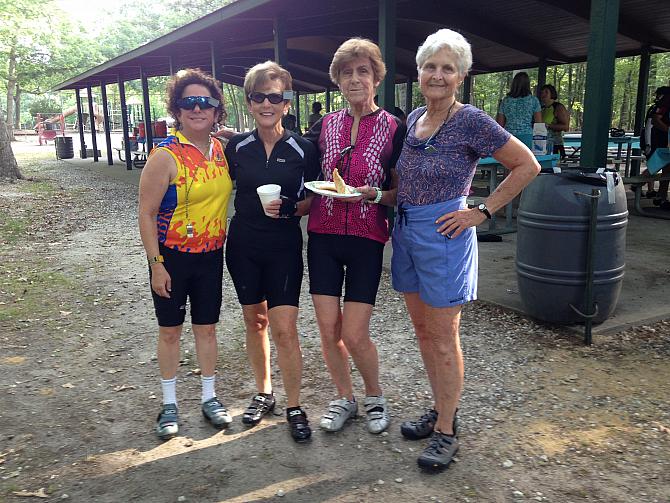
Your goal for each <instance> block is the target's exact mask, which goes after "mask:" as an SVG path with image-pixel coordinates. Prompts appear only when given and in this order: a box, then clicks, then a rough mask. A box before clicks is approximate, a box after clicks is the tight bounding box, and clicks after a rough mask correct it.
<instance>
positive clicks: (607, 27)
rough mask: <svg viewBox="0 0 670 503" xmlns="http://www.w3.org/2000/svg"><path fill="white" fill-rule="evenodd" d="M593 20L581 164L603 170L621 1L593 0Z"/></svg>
mask: <svg viewBox="0 0 670 503" xmlns="http://www.w3.org/2000/svg"><path fill="white" fill-rule="evenodd" d="M590 18H591V28H590V29H591V33H590V36H589V56H588V61H587V65H586V92H585V94H584V127H583V128H582V151H581V158H580V165H581V166H584V167H588V168H603V167H605V166H606V165H607V143H608V138H609V128H610V123H611V120H612V93H613V91H612V86H613V85H614V60H615V56H616V30H617V20H618V18H619V0H591V16H590Z"/></svg>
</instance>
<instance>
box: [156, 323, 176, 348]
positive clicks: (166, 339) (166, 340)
mask: <svg viewBox="0 0 670 503" xmlns="http://www.w3.org/2000/svg"><path fill="white" fill-rule="evenodd" d="M158 336H159V337H160V340H161V342H162V343H163V344H167V345H169V346H173V345H176V344H179V339H180V338H181V327H161V328H160V331H159V335H158Z"/></svg>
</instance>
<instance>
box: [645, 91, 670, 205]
mask: <svg viewBox="0 0 670 503" xmlns="http://www.w3.org/2000/svg"><path fill="white" fill-rule="evenodd" d="M669 127H670V87H668V86H661V87H659V88H658V89H656V92H655V100H654V104H653V105H652V106H651V107H650V108H649V110H648V111H647V115H646V117H645V129H644V140H645V141H644V154H645V156H646V158H647V159H649V158H650V157H651V156H652V155H653V154H654V152H655V151H656V149H658V148H668V146H669V145H668V128H669ZM668 169H670V167H668V166H666V167H664V168H662V170H661V171H662V172H663V173H666V172H667V170H668ZM669 184H670V182H668V181H667V180H663V181H660V182H659V187H658V191H654V190H653V184H652V183H649V184H648V191H647V197H648V198H653V203H654V205H656V206H660V207H661V208H662V209H666V210H668V209H670V202H668V185H669Z"/></svg>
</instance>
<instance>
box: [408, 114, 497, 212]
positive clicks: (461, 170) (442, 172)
mask: <svg viewBox="0 0 670 503" xmlns="http://www.w3.org/2000/svg"><path fill="white" fill-rule="evenodd" d="M425 110H426V107H420V108H417V109H416V110H414V111H413V112H412V113H411V114H409V117H408V118H407V127H408V128H409V129H408V131H407V141H406V142H405V144H404V145H403V148H402V152H401V154H400V158H399V159H398V163H397V165H396V169H397V171H398V177H399V186H398V206H401V205H403V204H409V205H411V206H423V205H428V204H435V203H439V202H443V201H449V200H451V199H456V198H458V197H461V196H467V195H468V192H469V191H470V184H471V183H472V178H473V177H474V174H475V170H476V168H477V163H478V162H479V159H480V158H482V157H488V156H490V155H491V154H493V152H495V151H496V150H498V149H499V148H500V147H502V146H503V145H504V144H505V143H507V141H508V140H509V138H510V134H509V133H508V132H507V131H505V130H504V129H503V128H502V127H500V125H498V123H497V122H496V121H494V120H493V119H492V118H491V117H489V116H488V115H487V114H486V113H485V112H482V111H481V110H479V109H478V108H476V107H473V106H472V105H464V106H463V108H461V109H460V110H459V111H458V112H456V113H455V114H454V115H453V116H452V117H451V120H449V121H448V122H447V123H446V124H444V125H443V126H442V129H441V130H440V131H439V132H438V134H436V135H435V137H434V138H433V139H432V140H431V141H430V145H432V146H433V147H432V148H428V149H426V148H425V147H426V144H425V143H423V144H422V140H423V138H422V139H421V140H419V139H417V138H416V136H414V133H415V124H416V121H417V119H418V118H419V117H420V116H421V115H422V114H423V113H424V112H425ZM419 144H420V145H419ZM413 145H419V146H413Z"/></svg>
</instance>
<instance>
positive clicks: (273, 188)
mask: <svg viewBox="0 0 670 503" xmlns="http://www.w3.org/2000/svg"><path fill="white" fill-rule="evenodd" d="M256 193H257V194H258V197H259V198H260V200H261V206H263V211H265V207H266V206H267V205H268V203H270V202H271V201H275V200H277V199H279V195H280V194H281V186H280V185H277V184H274V183H270V184H268V185H261V186H260V187H258V188H257V189H256ZM265 214H266V215H267V216H270V215H268V212H267V211H265Z"/></svg>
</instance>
